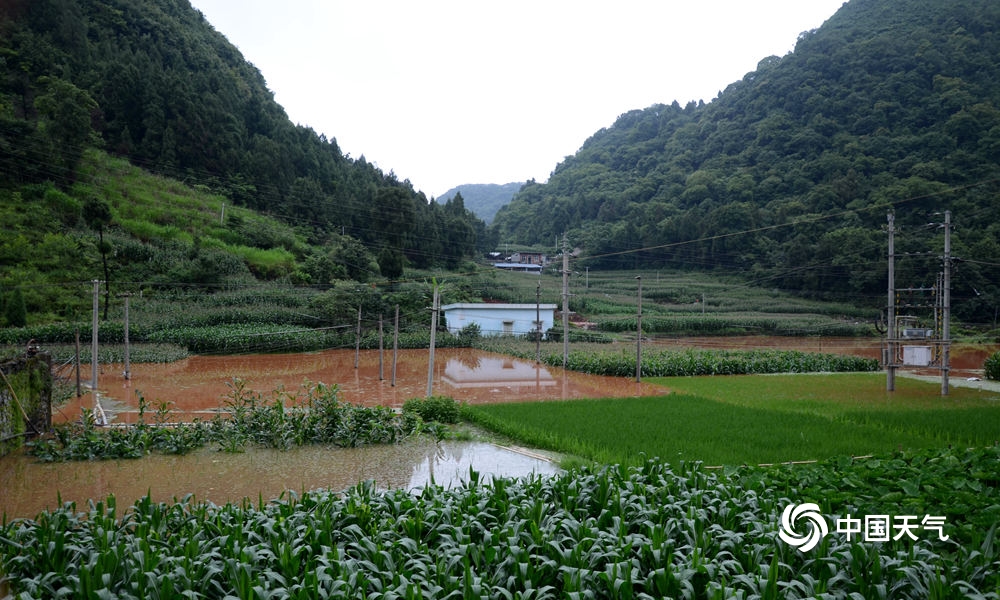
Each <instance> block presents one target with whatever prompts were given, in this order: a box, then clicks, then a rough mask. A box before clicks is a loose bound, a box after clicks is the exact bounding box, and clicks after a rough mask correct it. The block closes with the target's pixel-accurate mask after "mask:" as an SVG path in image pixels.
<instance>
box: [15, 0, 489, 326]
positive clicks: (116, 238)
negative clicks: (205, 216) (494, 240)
mask: <svg viewBox="0 0 1000 600" xmlns="http://www.w3.org/2000/svg"><path fill="white" fill-rule="evenodd" d="M344 93H350V90H344ZM91 150H94V151H96V152H97V154H93V155H89V154H88V153H89V152H91ZM107 155H111V156H112V157H122V158H125V159H127V160H128V161H129V162H131V163H132V164H133V165H136V166H139V167H141V168H143V169H145V170H147V171H150V172H153V173H156V174H158V175H160V176H163V177H165V178H168V179H172V180H176V181H178V182H180V185H182V186H185V187H188V188H195V189H197V190H198V195H199V196H200V197H202V198H210V197H218V198H219V199H220V201H221V204H229V205H230V206H233V205H235V206H237V207H243V208H248V209H252V210H254V211H256V212H257V213H263V214H267V215H270V216H272V217H274V218H276V219H278V220H280V221H282V222H284V223H285V224H286V225H287V226H289V227H291V228H294V233H295V235H296V236H298V238H299V239H298V241H297V242H295V243H291V242H289V241H288V240H289V239H290V238H288V237H287V236H279V237H283V239H284V240H285V241H284V242H282V241H276V240H275V239H274V236H272V235H270V234H269V233H268V232H267V231H261V230H257V231H254V230H250V231H249V233H248V228H247V227H246V224H245V220H244V223H234V222H230V223H226V222H223V223H221V225H223V226H227V227H228V228H229V231H230V235H229V240H228V242H227V243H236V241H237V240H238V241H239V242H241V243H242V244H244V245H245V246H247V247H251V248H257V249H260V250H265V251H268V250H274V249H277V248H281V249H282V250H283V251H286V252H288V253H289V261H290V264H288V265H287V268H285V267H283V268H281V269H276V270H272V269H263V270H260V269H258V268H256V267H257V266H258V265H254V264H252V263H250V262H247V261H246V260H243V259H242V258H241V257H240V255H239V254H236V255H233V254H231V253H230V257H234V256H235V257H236V258H237V259H239V260H243V266H242V268H236V266H235V265H233V264H229V262H227V261H228V259H227V260H223V259H221V258H219V257H218V256H217V257H216V258H218V260H214V261H205V263H204V264H203V265H202V266H203V268H204V269H208V270H209V271H211V270H213V269H215V272H214V273H202V275H203V276H205V277H208V278H209V279H219V278H221V277H224V276H227V275H230V274H232V273H233V272H239V273H241V274H245V273H246V272H250V273H251V274H252V275H253V276H255V277H258V278H275V277H289V276H292V275H294V277H295V279H296V280H297V281H298V282H302V283H318V284H325V283H329V282H330V281H331V280H332V279H336V278H341V277H347V276H360V275H359V274H360V273H365V275H364V276H365V277H366V278H370V277H372V276H381V277H386V278H389V279H394V278H398V277H399V276H400V275H401V274H402V271H403V268H404V267H405V266H413V267H430V266H446V267H448V266H457V265H459V264H460V263H461V262H462V261H463V260H465V259H466V258H469V257H471V256H473V255H475V253H476V243H477V239H478V236H480V235H481V234H483V233H484V232H485V224H484V223H483V222H482V221H481V220H480V219H477V218H476V217H475V215H473V214H472V213H471V212H469V211H466V210H464V208H462V207H459V206H452V205H438V204H435V203H429V202H428V200H427V198H426V197H425V195H424V194H423V193H421V192H419V191H416V190H414V189H413V187H412V185H411V184H410V183H409V182H408V181H399V180H398V179H397V178H396V176H395V175H394V174H393V173H392V172H391V171H390V172H389V173H388V174H386V173H383V172H382V171H380V170H379V169H378V168H376V167H374V166H373V165H372V164H371V163H369V162H367V161H366V160H365V158H364V157H363V156H362V157H358V158H352V157H349V156H345V155H344V154H343V153H342V152H341V151H340V149H339V147H338V146H337V143H336V140H333V139H327V138H325V137H324V136H321V135H318V134H317V133H316V132H315V131H313V130H312V129H310V128H308V127H304V126H297V125H295V124H293V123H292V122H291V121H290V120H289V119H288V117H287V115H286V114H285V112H284V110H283V109H282V107H281V106H279V105H278V104H277V103H276V102H275V101H274V99H273V96H272V93H271V91H270V90H268V88H267V86H266V83H265V81H264V79H263V77H262V76H261V74H260V72H259V71H258V70H257V69H256V68H255V67H254V66H253V65H251V64H249V63H248V62H246V60H244V58H243V57H242V55H241V54H240V53H239V51H238V50H237V49H236V48H235V47H234V46H233V45H232V44H230V43H229V42H228V41H227V40H226V39H225V37H224V36H223V35H221V34H220V33H219V32H217V31H215V30H214V29H213V27H212V26H211V25H210V24H209V23H208V22H207V21H206V20H205V18H204V17H203V16H202V15H201V13H200V12H198V11H196V10H195V9H193V8H192V7H191V5H190V4H189V2H188V1H187V0H8V1H5V2H2V3H0V209H2V211H0V212H2V213H3V214H4V215H5V216H9V217H10V218H5V220H4V224H3V225H4V235H3V236H2V239H0V256H2V266H3V267H4V268H3V269H2V270H0V288H4V289H7V290H10V289H12V288H13V287H18V286H22V287H23V286H31V285H44V284H49V283H54V281H53V279H54V278H63V277H65V276H67V275H68V274H70V273H74V279H77V280H89V279H92V278H94V279H105V276H104V273H103V272H102V271H103V269H102V268H101V265H100V261H94V264H91V261H81V260H80V257H79V253H66V252H59V253H56V254H55V255H54V256H53V255H47V256H46V259H45V260H44V261H39V260H37V258H38V256H37V252H33V251H32V249H33V248H37V247H39V246H40V245H47V246H48V247H50V248H55V247H66V248H72V247H79V245H80V244H82V243H85V242H84V240H89V239H90V238H91V237H95V236H94V234H95V232H97V233H100V236H97V237H100V246H101V249H102V252H101V254H102V256H105V257H107V256H117V257H118V258H119V259H121V257H122V256H123V254H124V255H132V254H136V255H143V256H146V255H160V256H162V255H165V254H170V253H175V252H180V254H189V255H191V254H194V255H196V254H198V253H200V252H203V251H207V250H209V249H211V250H219V248H204V247H202V246H201V245H200V243H199V239H200V236H201V235H202V234H201V233H200V232H197V231H195V230H193V229H192V225H191V224H190V223H187V222H184V220H183V218H182V217H181V216H180V214H181V213H178V214H171V212H170V211H169V206H167V207H163V208H166V209H168V210H164V211H161V213H162V214H160V216H159V217H158V218H159V221H157V222H155V223H148V222H146V223H144V222H143V217H142V216H138V217H137V216H136V215H134V214H133V215H126V214H124V212H123V209H122V207H124V206H128V205H129V203H130V202H129V191H128V190H127V189H125V190H123V186H122V185H120V182H115V181H108V180H106V179H101V180H95V179H93V177H96V176H97V175H95V173H99V174H100V175H99V176H100V177H111V178H112V179H113V178H114V177H116V175H115V174H114V173H115V172H117V171H118V170H119V169H116V168H115V169H111V173H109V172H108V167H107V165H108V164H112V163H113V161H112V162H111V163H109V162H108V161H109V160H110V159H108V158H107ZM85 156H90V157H91V158H90V159H89V162H88V161H84V160H83V159H84V157H85ZM102 156H104V157H105V158H102ZM84 164H89V166H88V167H87V168H85V169H81V166H82V165H84ZM162 185H164V186H166V187H171V186H172V185H173V184H170V183H169V182H167V180H165V183H163V184H162ZM147 191H148V190H147ZM142 193H144V194H145V193H146V192H142ZM174 196H175V195H172V194H164V195H163V197H162V198H161V199H160V200H161V201H162V202H168V201H169V200H168V198H169V197H174ZM215 202H216V201H214V200H213V203H215ZM220 213H221V211H220ZM233 214H235V213H233ZM26 215H27V216H26ZM45 215H50V216H51V215H55V218H45ZM220 216H221V215H220ZM29 217H30V218H29ZM171 227H172V228H175V229H176V230H178V231H179V232H180V233H182V234H183V235H169V236H167V237H166V238H165V237H163V236H162V235H161V234H162V233H163V230H164V228H167V229H169V228H171ZM59 240H62V241H59ZM86 243H89V242H86ZM116 244H117V246H116ZM123 244H124V246H123ZM135 244H139V245H141V246H143V250H142V252H138V253H136V252H135V248H132V246H134V245H135ZM178 244H180V248H179V249H178V248H177V247H176V246H177V245H178ZM125 246H128V247H129V248H130V249H131V250H130V252H131V254H130V253H123V249H124V247H125ZM168 246H169V248H168ZM345 248H346V249H348V250H345ZM222 251H223V252H226V251H225V250H224V249H223V250H222ZM242 254H243V257H244V258H245V256H246V252H244V253H242ZM348 255H350V256H351V257H353V258H350V259H349V258H347V256H348ZM64 260H72V261H74V262H75V264H74V265H71V264H66V263H64V262H63V261H64ZM213 262H216V263H225V264H215V265H213ZM330 263H333V264H330ZM14 265H16V266H17V268H16V269H14V268H13V266H14ZM120 266H121V267H122V268H126V269H127V267H128V265H120ZM373 268H374V272H372V269H373ZM164 269H166V270H165V271H163V272H160V273H155V274H149V275H150V276H153V275H155V276H156V278H157V280H158V281H163V280H165V279H166V280H170V279H171V278H181V279H177V280H176V281H175V283H186V282H185V281H184V280H183V276H184V272H185V269H179V270H177V269H174V270H173V275H171V274H170V273H171V265H164ZM144 270H145V271H147V272H148V269H144ZM133 271H135V269H133ZM147 274H148V273H147ZM25 289H27V288H25ZM35 296H37V295H35ZM29 304H30V301H29ZM28 308H29V311H30V310H46V311H53V310H54V312H56V313H59V312H60V310H62V309H61V308H59V307H52V306H44V307H43V306H29V307H28Z"/></svg>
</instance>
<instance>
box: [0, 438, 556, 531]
mask: <svg viewBox="0 0 1000 600" xmlns="http://www.w3.org/2000/svg"><path fill="white" fill-rule="evenodd" d="M470 468H475V470H476V471H477V472H479V473H480V474H482V475H483V476H492V475H504V476H510V477H521V476H525V475H529V474H532V473H537V474H542V475H545V474H552V473H555V472H557V471H558V470H559V468H558V466H557V465H556V464H554V463H552V462H550V461H548V460H546V459H545V458H544V457H543V456H541V455H537V454H534V453H531V452H521V451H516V450H513V449H509V448H503V447H500V446H496V445H493V444H487V443H482V442H450V441H445V442H441V443H435V442H433V441H431V440H427V439H424V440H413V441H409V442H406V443H404V444H399V445H384V446H372V447H368V448H327V447H322V446H306V447H298V448H292V449H289V450H270V449H256V450H250V451H247V452H245V453H240V454H229V453H226V452H219V451H217V450H216V449H214V448H211V447H209V448H204V449H202V450H199V451H197V452H195V453H193V454H190V455H187V456H164V455H159V454H153V455H150V456H147V457H145V458H141V459H135V460H106V461H89V462H73V463H56V464H41V463H37V462H34V461H33V460H31V459H30V458H28V457H24V456H8V457H5V458H3V459H0V514H6V515H7V517H8V518H13V517H34V516H35V515H37V514H38V513H39V512H40V511H42V510H45V509H52V508H55V507H56V506H57V505H58V502H59V498H60V497H61V499H62V501H63V502H75V503H76V505H77V510H86V508H87V500H88V499H94V500H100V499H104V498H106V497H107V496H108V495H109V494H114V495H115V497H116V498H117V499H118V502H119V505H121V506H128V505H131V504H132V503H134V502H135V500H136V499H138V498H141V497H143V496H145V495H146V494H147V493H148V494H149V495H150V497H151V498H153V500H155V501H157V502H169V501H171V500H173V499H174V498H180V497H182V496H184V495H186V494H193V495H194V498H195V500H198V501H209V502H214V503H215V504H225V503H226V502H239V501H240V500H242V499H243V498H249V499H250V500H252V501H253V502H257V500H258V499H259V498H261V497H262V498H263V499H264V500H265V501H267V500H270V499H272V498H276V497H278V496H279V495H280V494H281V493H282V492H284V491H285V490H292V491H294V492H302V491H309V490H315V489H319V488H328V489H334V490H342V489H346V488H348V487H351V486H353V485H356V484H357V483H358V482H360V481H365V480H372V481H374V482H375V484H376V485H377V486H378V487H379V488H381V489H396V488H402V489H414V488H420V487H423V486H426V485H428V484H429V483H430V482H431V481H433V482H435V483H436V484H438V485H443V486H446V487H450V486H454V485H457V484H459V483H461V482H463V481H466V480H467V479H468V475H469V469H470Z"/></svg>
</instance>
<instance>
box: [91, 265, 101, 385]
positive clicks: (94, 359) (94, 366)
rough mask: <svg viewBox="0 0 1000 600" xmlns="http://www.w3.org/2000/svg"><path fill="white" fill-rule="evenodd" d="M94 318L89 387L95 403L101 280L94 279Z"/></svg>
mask: <svg viewBox="0 0 1000 600" xmlns="http://www.w3.org/2000/svg"><path fill="white" fill-rule="evenodd" d="M92 283H93V284H94V319H93V323H92V324H91V328H90V386H91V387H90V389H92V390H94V403H95V404H96V403H97V326H98V320H97V319H98V314H99V312H100V304H101V299H100V295H101V282H100V281H98V280H96V279H94V280H93V282H92Z"/></svg>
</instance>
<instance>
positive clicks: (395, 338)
mask: <svg viewBox="0 0 1000 600" xmlns="http://www.w3.org/2000/svg"><path fill="white" fill-rule="evenodd" d="M398 353H399V305H398V304H397V305H396V319H395V321H394V322H393V325H392V385H393V387H395V386H396V354H398Z"/></svg>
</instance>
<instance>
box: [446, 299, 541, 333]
mask: <svg viewBox="0 0 1000 600" xmlns="http://www.w3.org/2000/svg"><path fill="white" fill-rule="evenodd" d="M555 309H556V305H554V304H542V305H541V306H540V307H538V308H537V309H536V305H534V304H449V305H447V306H442V307H441V310H443V311H444V318H445V323H446V324H447V326H448V331H449V332H451V333H458V332H459V331H461V330H462V329H464V328H465V327H467V326H469V325H470V324H472V323H476V324H477V325H479V332H480V334H481V335H484V336H488V335H528V334H529V333H532V332H533V331H535V315H536V310H537V311H538V316H539V318H540V319H541V321H542V331H543V332H545V331H548V330H549V329H551V328H552V325H553V323H554V319H555Z"/></svg>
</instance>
